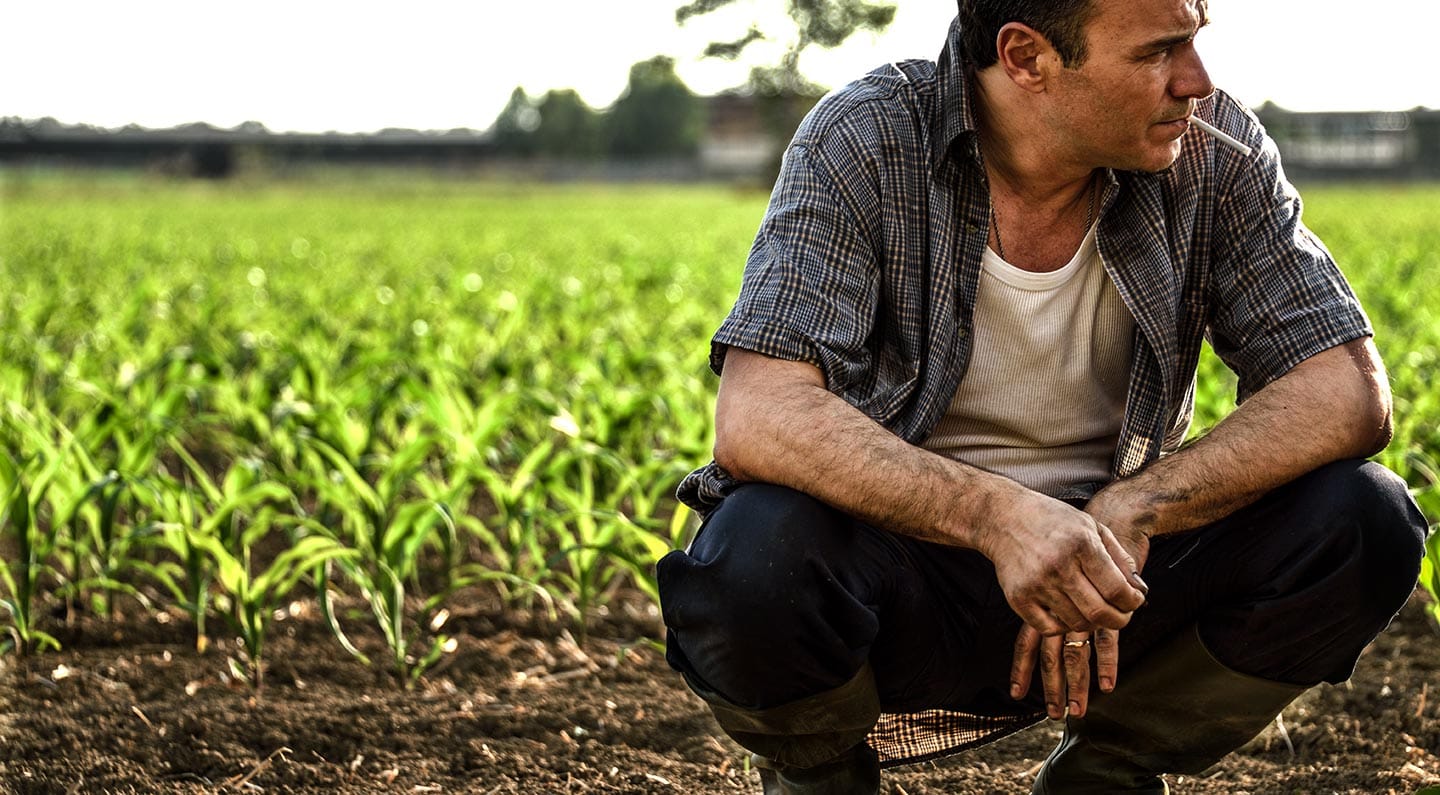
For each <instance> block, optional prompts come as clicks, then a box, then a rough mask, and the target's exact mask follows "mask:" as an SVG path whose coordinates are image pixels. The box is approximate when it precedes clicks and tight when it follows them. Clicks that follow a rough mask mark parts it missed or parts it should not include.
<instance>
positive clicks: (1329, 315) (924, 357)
mask: <svg viewBox="0 0 1440 795" xmlns="http://www.w3.org/2000/svg"><path fill="white" fill-rule="evenodd" d="M959 30H960V28H959V24H958V22H956V23H952V26H951V29H950V37H949V41H948V42H947V43H946V46H945V49H944V51H943V52H942V53H941V55H940V59H939V61H938V63H931V62H929V61H905V62H902V63H898V64H889V65H886V66H883V67H881V68H879V69H876V70H875V71H873V72H871V73H870V74H868V75H866V76H865V77H863V78H861V79H860V80H858V81H856V82H854V83H851V84H850V85H848V86H846V87H845V88H843V89H841V90H839V91H837V92H835V93H832V94H830V95H829V96H827V97H826V98H825V99H823V100H821V102H820V103H819V104H818V105H817V106H816V107H815V109H814V110H813V111H811V113H810V115H809V116H808V117H807V118H806V119H805V121H804V122H803V123H802V124H801V126H800V129H799V131H798V132H796V134H795V138H794V140H793V141H792V142H791V144H790V146H789V149H788V150H787V151H786V153H785V159H784V164H783V167H782V170H781V173H780V177H779V180H778V181H777V182H776V185H775V190H774V193H773V195H772V196H771V199H770V207H769V210H768V211H767V212H766V215H765V219H764V221H763V222H762V224H761V226H760V231H759V233H758V235H757V236H756V240H755V244H754V246H753V247H752V248H751V251H750V256H749V260H748V261H747V263H746V265H745V275H744V281H743V285H742V287H741V289H740V296H739V299H738V300H737V301H736V303H735V307H734V308H733V309H732V310H731V312H730V315H729V316H728V317H727V318H726V319H725V321H724V323H723V324H722V325H721V326H720V329H719V330H718V331H717V332H716V333H715V337H714V340H713V341H712V345H711V353H710V366H711V368H712V369H713V370H714V371H715V372H716V373H719V372H720V368H721V365H722V363H723V361H724V357H725V351H726V348H727V347H728V346H731V345H734V346H737V347H741V348H745V349H748V350H752V351H756V352H759V353H762V354H765V355H767V356H772V357H776V358H780V359H789V360H798V361H806V362H810V363H812V364H814V365H815V366H816V367H818V368H819V369H820V370H821V371H822V372H823V373H824V376H825V382H826V384H827V386H828V388H829V389H830V391H831V392H834V393H835V394H837V395H839V396H840V397H842V398H844V399H845V400H846V401H847V402H849V403H850V404H851V405H853V406H855V407H857V408H858V409H860V410H861V411H863V412H865V413H866V414H867V415H869V416H870V417H872V418H874V419H875V420H876V421H877V422H879V423H880V424H881V425H883V426H884V427H886V428H888V429H889V430H891V431H892V432H894V433H895V434H896V435H898V436H900V437H901V438H903V439H905V440H906V441H908V442H910V443H912V444H919V443H920V442H922V441H923V440H924V439H925V438H926V437H928V436H929V435H930V433H931V431H932V430H933V429H934V427H935V425H936V424H937V423H938V422H939V420H940V418H941V417H942V416H943V415H944V413H945V410H946V407H947V406H948V405H949V404H950V401H951V398H953V397H954V395H955V390H956V388H957V387H958V386H959V384H960V381H961V379H962V378H964V375H965V368H966V366H967V364H968V362H969V359H970V344H971V340H972V338H973V334H972V329H973V325H972V321H973V314H974V307H975V296H976V288H977V285H978V284H979V280H980V270H981V266H980V258H981V254H982V252H983V251H984V250H985V245H986V242H987V240H988V237H989V226H990V204H989V189H988V187H987V183H986V178H985V171H984V168H983V166H982V165H981V162H980V159H979V149H978V142H977V139H976V127H975V117H974V108H973V107H972V105H971V102H972V100H971V97H970V96H969V89H968V86H967V82H968V77H967V73H968V72H969V68H968V65H967V64H966V63H965V62H964V61H963V60H962V58H961V55H960V54H961V52H962V49H961V47H960V40H959ZM1196 113H1197V115H1199V116H1200V117H1202V118H1204V119H1206V120H1208V121H1210V122H1211V123H1213V124H1214V125H1215V126H1217V127H1219V128H1220V129H1222V130H1225V131H1226V132H1228V133H1230V134H1231V135H1232V136H1234V137H1235V138H1238V139H1239V140H1241V141H1244V142H1246V143H1247V144H1249V145H1250V146H1251V147H1252V148H1253V149H1254V150H1255V151H1254V154H1253V155H1252V156H1250V157H1244V156H1242V155H1240V154H1238V153H1236V152H1235V151H1233V150H1231V149H1229V148H1226V147H1224V146H1223V145H1218V144H1217V143H1216V142H1214V141H1213V140H1212V139H1210V138H1209V137H1208V136H1206V135H1205V134H1204V133H1203V132H1201V131H1200V130H1199V129H1195V128H1192V129H1191V130H1190V131H1189V132H1188V133H1187V134H1186V136H1185V139H1184V142H1183V148H1182V151H1181V154H1180V158H1179V160H1178V161H1177V162H1176V163H1175V164H1174V165H1173V166H1172V167H1171V168H1169V169H1167V170H1166V171H1164V172H1162V173H1157V174H1147V173H1136V172H1117V171H1109V172H1107V174H1106V181H1105V185H1104V193H1103V200H1102V203H1101V215H1100V220H1099V230H1098V245H1099V249H1100V256H1101V258H1102V260H1103V262H1104V265H1105V270H1106V272H1107V273H1109V275H1110V278H1111V280H1112V281H1114V283H1115V286H1116V288H1117V289H1118V291H1119V293H1120V296H1121V298H1122V299H1123V300H1124V302H1125V304H1126V306H1127V307H1128V308H1129V309H1130V312H1131V314H1132V315H1134V317H1135V321H1136V330H1135V339H1134V358H1133V365H1132V369H1131V373H1130V381H1129V388H1128V397H1127V402H1126V408H1125V417H1124V421H1123V423H1122V425H1121V429H1120V436H1119V441H1118V444H1117V448H1116V451H1115V457H1114V460H1113V464H1112V467H1111V472H1112V475H1113V476H1114V477H1117V478H1122V477H1126V476H1128V475H1131V474H1133V473H1135V472H1136V471H1138V470H1139V469H1141V468H1142V467H1144V466H1145V465H1146V464H1148V463H1150V462H1151V461H1154V460H1155V459H1156V458H1157V457H1159V456H1160V455H1161V454H1162V453H1164V452H1169V451H1172V450H1174V449H1175V448H1177V447H1178V446H1179V445H1180V443H1181V442H1182V441H1183V440H1184V437H1185V434H1186V432H1187V430H1188V428H1189V425H1190V417H1191V413H1192V410H1193V407H1194V399H1195V370H1196V363H1197V361H1198V357H1199V354H1200V344H1201V340H1202V338H1204V337H1206V336H1207V335H1208V337H1209V339H1210V342H1211V344H1212V345H1213V346H1214V348H1215V351H1216V353H1218V354H1219V355H1220V357H1221V359H1223V360H1224V362H1225V363H1226V364H1227V365H1228V366H1229V367H1230V368H1231V369H1232V370H1234V371H1235V372H1236V374H1237V375H1238V376H1239V399H1240V400H1242V401H1243V400H1244V399H1245V398H1247V397H1248V396H1249V395H1251V394H1253V393H1254V392H1255V391H1256V390H1258V389H1260V388H1261V387H1263V386H1265V385H1266V384H1268V383H1270V382H1271V381H1272V380H1274V379H1275V378H1278V377H1279V376H1281V375H1283V374H1284V373H1285V372H1286V371H1288V370H1289V369H1290V368H1291V367H1293V366H1295V365H1296V364H1298V363H1299V362H1301V361H1302V360H1304V359H1306V358H1307V357H1309V356H1311V355H1313V354H1316V353H1318V352H1320V351H1322V350H1325V349H1326V348H1330V347H1333V346H1335V345H1338V344H1341V343H1344V342H1348V341H1350V340H1354V339H1357V338H1360V337H1364V336H1367V335H1369V334H1371V329H1370V325H1369V322H1368V320H1367V319H1366V317H1365V314H1364V312H1363V310H1362V309H1361V308H1360V305H1359V303H1358V301H1357V300H1356V299H1355V296H1354V294H1353V293H1352V292H1351V290H1350V288H1349V286H1348V285H1347V284H1346V282H1345V278H1344V276H1342V275H1341V273H1340V271H1339V269H1338V268H1337V267H1336V265H1335V262H1334V260H1333V259H1332V258H1331V257H1330V254H1329V252H1328V251H1327V250H1326V249H1325V247H1324V246H1323V245H1322V244H1321V243H1320V241H1319V240H1317V239H1316V238H1315V236H1314V235H1312V234H1311V233H1310V231H1309V230H1308V229H1306V228H1305V226H1304V225H1303V224H1302V223H1301V220H1300V209H1301V206H1300V197H1299V195H1298V194H1297V193H1296V191H1295V189H1294V188H1293V187H1292V186H1291V185H1290V183H1289V182H1288V181H1287V180H1286V179H1285V175H1284V173H1283V171H1282V170H1281V167H1280V159H1279V152H1278V151H1277V149H1276V147H1275V143H1274V142H1273V141H1272V140H1271V139H1270V138H1269V137H1268V136H1267V135H1266V134H1265V131H1264V130H1263V129H1262V128H1261V127H1260V124H1259V121H1258V120H1257V119H1256V118H1255V117H1254V116H1253V115H1252V114H1251V113H1250V112H1249V111H1248V110H1246V109H1245V108H1244V107H1242V106H1241V105H1239V104H1238V103H1237V102H1235V101H1234V100H1233V99H1231V98H1230V97H1229V96H1227V95H1225V94H1224V93H1222V92H1218V91H1217V92H1216V93H1215V95H1214V96H1213V97H1211V98H1210V99H1207V100H1205V101H1204V102H1201V103H1200V104H1199V108H1198V110H1197V111H1196ZM736 485H738V484H737V482H736V481H735V480H734V479H733V478H732V477H730V476H729V475H728V473H726V472H725V471H724V470H723V469H721V468H720V467H719V466H718V465H716V464H715V463H714V462H713V461H712V462H711V463H710V464H708V465H706V466H705V467H702V468H701V469H699V470H696V471H695V472H693V473H691V474H690V476H688V477H687V478H686V479H685V480H684V481H683V482H682V483H681V484H680V488H679V497H680V499H681V500H682V501H684V502H685V503H686V504H687V505H690V506H691V507H693V508H695V509H697V510H698V511H700V512H701V513H702V514H708V513H709V511H710V510H713V509H714V507H715V506H717V505H718V504H719V503H720V501H721V500H722V499H723V498H724V496H725V495H726V494H727V493H728V492H729V491H730V490H732V489H733V488H734V487H735V486H736ZM1099 485H1100V484H1077V487H1076V488H1075V489H1074V491H1073V493H1071V494H1067V495H1062V496H1073V497H1087V496H1090V495H1091V494H1093V493H1094V491H1095V490H1096V488H1098V486H1099Z"/></svg>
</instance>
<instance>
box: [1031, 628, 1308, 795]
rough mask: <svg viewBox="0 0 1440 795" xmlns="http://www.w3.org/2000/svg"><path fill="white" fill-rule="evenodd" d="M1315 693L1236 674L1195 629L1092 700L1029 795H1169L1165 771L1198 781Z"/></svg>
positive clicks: (1073, 720) (1067, 729)
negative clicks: (1288, 708) (1299, 699)
mask: <svg viewBox="0 0 1440 795" xmlns="http://www.w3.org/2000/svg"><path fill="white" fill-rule="evenodd" d="M1307 689H1309V688H1308V687H1306V686H1303V685H1290V684H1284V683H1281V682H1272V681H1269V680H1266V679H1260V678H1258V677H1254V676H1249V675H1246V674H1242V673H1239V672H1237V671H1232V670H1230V669H1229V668H1226V667H1225V666H1224V665H1223V664H1221V663H1220V662H1219V661H1218V660H1216V659H1215V657H1214V656H1213V655H1212V654H1211V653H1210V651H1209V649H1206V648H1205V645H1204V644H1203V643H1202V642H1201V641H1200V635H1199V632H1198V630H1196V629H1195V628H1191V629H1189V630H1186V631H1184V632H1182V633H1181V634H1180V635H1179V636H1178V637H1176V638H1175V639H1174V640H1172V641H1170V642H1169V643H1167V644H1166V645H1164V646H1162V647H1160V648H1159V649H1157V650H1156V651H1155V652H1154V653H1152V654H1150V655H1149V656H1147V657H1145V658H1144V659H1143V660H1141V661H1140V662H1139V664H1138V665H1136V666H1135V667H1134V669H1133V670H1132V671H1131V672H1130V673H1129V674H1124V673H1123V672H1122V675H1121V677H1120V681H1119V684H1117V686H1116V688H1115V690H1114V691H1113V692H1110V693H1096V694H1094V695H1093V696H1092V697H1091V699H1090V704H1089V706H1088V708H1087V710H1086V713H1085V717H1083V718H1069V719H1067V720H1066V723H1065V736H1064V738H1062V739H1061V741H1060V744H1059V745H1058V746H1056V748H1055V750H1054V751H1053V752H1051V754H1050V757H1049V758H1048V759H1046V760H1045V765H1044V766H1043V767H1042V768H1041V769H1040V775H1039V776H1037V777H1036V779H1035V785H1034V787H1033V789H1032V790H1031V792H1032V793H1033V795H1092V793H1093V795H1102V794H1105V793H1117V792H1128V793H1147V794H1152V795H1163V794H1164V793H1167V792H1169V789H1168V788H1167V787H1166V785H1165V781H1164V780H1163V779H1161V778H1160V775H1161V774H1162V773H1187V774H1195V773H1199V772H1201V771H1203V770H1205V769H1206V768H1208V767H1210V766H1211V765H1213V764H1215V763H1216V762H1218V761H1220V759H1221V758H1223V757H1224V756H1225V755H1226V754H1228V753H1230V752H1231V751H1233V750H1235V749H1236V748H1239V747H1240V746H1242V745H1244V744H1245V743H1247V742H1249V741H1250V740H1252V739H1254V737H1255V736H1256V735H1258V734H1259V733H1260V732H1261V731H1263V730H1264V729H1265V727H1266V726H1268V725H1269V724H1270V721H1272V720H1274V719H1275V716H1276V715H1278V714H1279V713H1280V710H1282V709H1284V708H1285V706H1286V705H1287V704H1289V703H1290V702H1291V701H1293V700H1295V697H1296V696H1298V695H1300V694H1301V693H1303V692H1305V691H1306V690H1307Z"/></svg>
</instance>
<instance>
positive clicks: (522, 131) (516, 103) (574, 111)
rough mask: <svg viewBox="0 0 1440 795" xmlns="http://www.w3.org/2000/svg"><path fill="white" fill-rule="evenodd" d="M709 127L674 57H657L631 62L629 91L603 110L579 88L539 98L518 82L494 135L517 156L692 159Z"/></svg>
mask: <svg viewBox="0 0 1440 795" xmlns="http://www.w3.org/2000/svg"><path fill="white" fill-rule="evenodd" d="M704 126H705V106H704V103H703V101H702V100H701V99H700V97H697V96H696V95H695V94H694V93H693V92H691V91H690V89H689V88H688V87H687V86H686V85H685V83H684V81H682V80H681V79H680V76H679V75H677V74H676V73H675V60H674V59H673V58H668V57H665V56H656V57H654V58H651V59H650V60H648V61H642V62H640V63H637V64H635V65H634V66H632V67H630V79H629V83H628V84H627V85H626V87H625V91H624V93H622V94H621V95H620V98H619V99H617V100H616V101H615V104H614V105H612V106H610V107H609V108H608V109H605V110H596V109H594V108H591V107H590V106H589V105H587V104H585V101H584V100H583V99H581V98H580V95H579V94H577V93H576V92H575V90H574V89H568V88H567V89H558V90H550V91H547V92H545V94H544V95H543V96H541V97H538V98H535V97H531V96H530V95H528V94H527V93H525V90H524V89H523V88H516V89H515V91H514V92H513V93H511V95H510V101H509V102H508V103H507V104H506V105H505V109H504V110H502V111H501V112H500V115H499V116H498V117H497V118H496V119H495V125H494V127H493V128H492V129H491V135H492V137H491V141H492V143H493V144H494V146H495V151H496V153H497V154H500V155H508V156H511V157H519V158H528V157H557V158H576V159H588V158H649V157H689V156H691V155H694V154H695V153H696V151H697V150H698V149H699V146H700V138H701V135H702V134H703V131H704Z"/></svg>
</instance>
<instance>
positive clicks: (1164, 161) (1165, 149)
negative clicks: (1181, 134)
mask: <svg viewBox="0 0 1440 795" xmlns="http://www.w3.org/2000/svg"><path fill="white" fill-rule="evenodd" d="M1180 150H1181V146H1180V141H1179V140H1175V141H1171V142H1170V143H1168V144H1165V145H1164V146H1159V147H1151V148H1150V150H1149V151H1148V152H1146V153H1145V155H1144V156H1143V157H1141V158H1140V162H1138V163H1136V164H1135V166H1134V167H1132V168H1130V169H1129V170H1130V171H1140V172H1144V173H1146V174H1160V173H1163V172H1165V171H1169V170H1170V168H1171V167H1172V166H1174V165H1175V161H1177V160H1179V159H1180Z"/></svg>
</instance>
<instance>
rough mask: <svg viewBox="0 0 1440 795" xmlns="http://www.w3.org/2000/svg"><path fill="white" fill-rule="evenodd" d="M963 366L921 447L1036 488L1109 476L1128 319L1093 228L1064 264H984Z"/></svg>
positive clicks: (1121, 408) (1126, 370)
mask: <svg viewBox="0 0 1440 795" xmlns="http://www.w3.org/2000/svg"><path fill="white" fill-rule="evenodd" d="M981 265H982V270H981V274H980V286H979V295H978V298H977V300H976V303H975V325H974V338H973V345H972V348H971V357H970V364H969V369H968V370H967V371H966V373H965V377H964V380H962V381H961V382H960V388H959V389H957V390H956V392H955V397H954V399H953V400H951V402H950V407H949V409H948V410H947V411H946V413H945V416H944V418H943V419H941V420H940V423H939V425H937V426H936V428H935V431H934V433H932V434H931V435H930V438H928V439H926V440H925V442H924V444H923V446H924V447H925V449H927V450H931V451H933V452H936V453H939V454H941V455H944V456H948V457H950V458H953V459H955V460H958V461H963V462H965V463H967V464H971V465H973V466H977V467H980V468H981V469H985V470H988V471H991V472H995V473H997V474H1000V475H1004V476H1006V477H1008V478H1011V479H1012V480H1016V481H1018V482H1020V483H1021V484H1023V485H1025V486H1027V487H1029V488H1031V489H1034V490H1035V491H1038V492H1041V493H1042V494H1049V495H1052V496H1054V495H1056V494H1059V493H1060V492H1063V491H1064V490H1065V489H1066V488H1067V487H1069V486H1073V485H1077V484H1081V483H1089V482H1094V481H1108V480H1110V477H1111V475H1110V464H1111V461H1112V459H1113V458H1114V456H1115V446H1116V443H1117V441H1118V439H1119V436H1120V423H1121V421H1122V420H1123V419H1124V416H1125V396H1126V389H1127V387H1128V385H1129V378H1130V360H1131V356H1132V354H1133V350H1132V347H1133V344H1134V330H1135V319H1134V318H1133V317H1131V315H1130V311H1129V310H1128V309H1126V307H1125V303H1124V302H1123V301H1122V300H1121V299H1120V294H1119V293H1118V292H1117V291H1116V289H1115V285H1114V283H1113V282H1111V280H1110V277H1109V275H1108V274H1106V273H1105V267H1104V265H1103V264H1102V263H1101V261H1100V253H1099V250H1098V249H1097V248H1096V245H1095V226H1094V225H1092V226H1091V227H1090V230H1089V231H1088V232H1087V233H1086V235H1085V239H1084V241H1083V242H1082V243H1081V244H1080V249H1079V250H1078V251H1076V252H1075V256H1074V258H1072V259H1071V260H1070V262H1068V263H1066V265H1065V266H1064V267H1062V268H1060V269H1059V270H1056V271H1051V272H1049V273H1032V272H1030V271H1024V270H1020V269H1019V268H1016V267H1015V266H1013V265H1011V264H1009V263H1007V262H1005V261H1004V260H1002V259H1001V258H1000V257H999V256H998V255H997V254H996V253H995V252H993V251H991V250H990V249H988V248H987V249H986V250H985V254H984V257H983V259H982V263H981Z"/></svg>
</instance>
